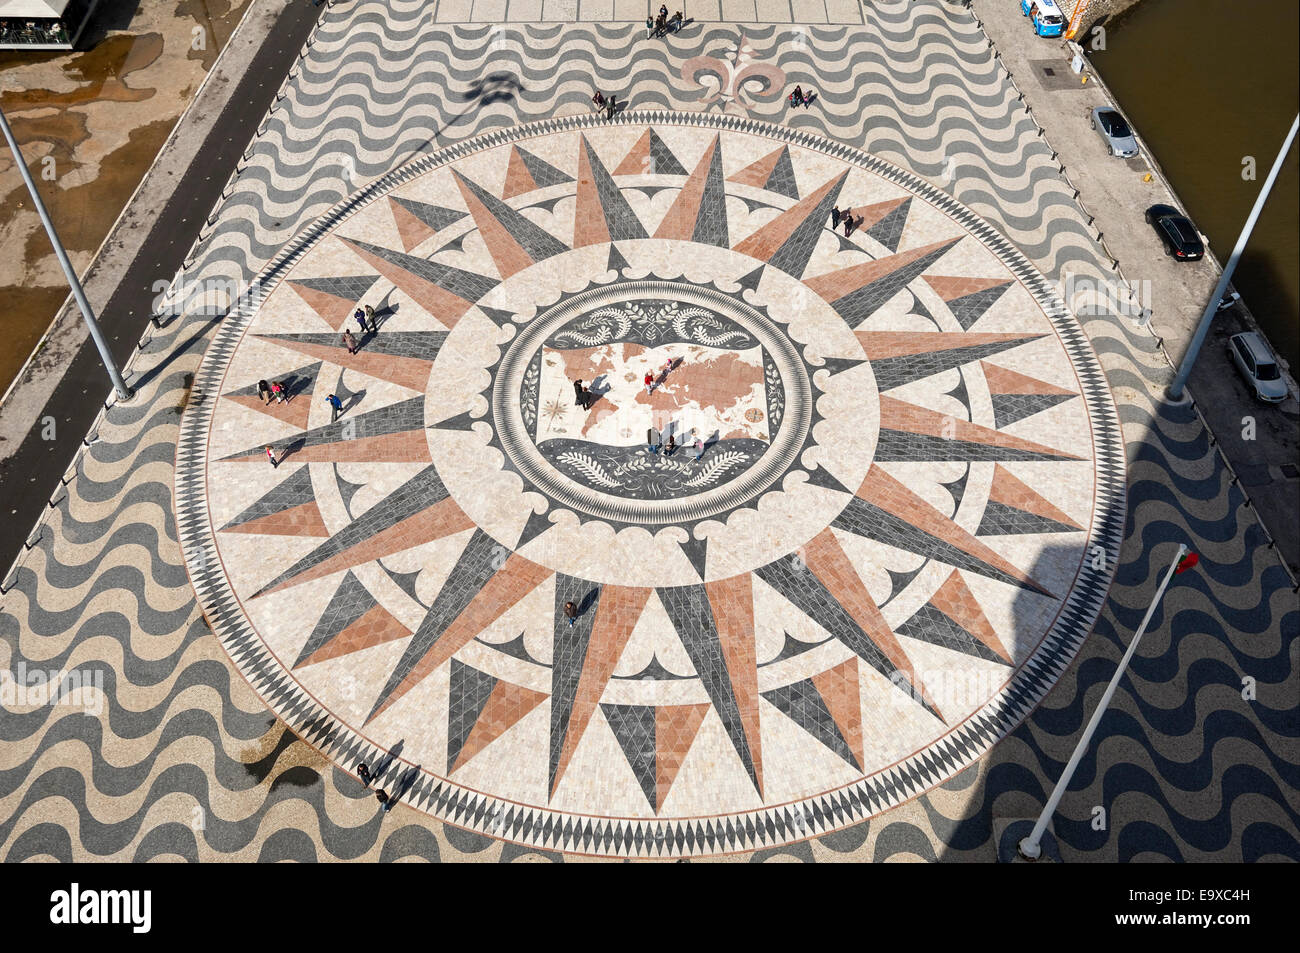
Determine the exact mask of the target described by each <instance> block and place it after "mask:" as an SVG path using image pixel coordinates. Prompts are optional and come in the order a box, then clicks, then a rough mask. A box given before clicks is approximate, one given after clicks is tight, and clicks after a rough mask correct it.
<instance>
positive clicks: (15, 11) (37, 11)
mask: <svg viewBox="0 0 1300 953" xmlns="http://www.w3.org/2000/svg"><path fill="white" fill-rule="evenodd" d="M68 2H69V0H0V17H37V18H46V17H60V16H63V9H64V7H66V6H67V5H68Z"/></svg>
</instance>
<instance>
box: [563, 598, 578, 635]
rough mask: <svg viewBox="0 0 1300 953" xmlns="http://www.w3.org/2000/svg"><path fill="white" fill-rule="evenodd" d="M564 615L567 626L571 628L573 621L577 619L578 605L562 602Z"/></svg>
mask: <svg viewBox="0 0 1300 953" xmlns="http://www.w3.org/2000/svg"><path fill="white" fill-rule="evenodd" d="M564 617H565V618H566V619H568V620H569V628H570V629H572V628H573V623H575V622H577V621H578V607H577V606H575V605H574V604H573V603H572V602H566V603H565V604H564Z"/></svg>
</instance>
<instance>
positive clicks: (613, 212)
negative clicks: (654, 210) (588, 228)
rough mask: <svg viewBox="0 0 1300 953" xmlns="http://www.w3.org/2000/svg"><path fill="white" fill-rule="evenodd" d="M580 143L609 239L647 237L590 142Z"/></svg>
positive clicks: (620, 239) (619, 239)
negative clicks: (584, 153) (589, 169)
mask: <svg viewBox="0 0 1300 953" xmlns="http://www.w3.org/2000/svg"><path fill="white" fill-rule="evenodd" d="M652 136H653V134H652ZM582 145H583V148H584V149H586V150H587V163H588V165H589V166H590V168H591V179H592V184H593V185H594V186H595V187H596V199H597V201H599V202H600V209H601V211H602V212H603V213H604V215H605V228H606V230H607V231H608V232H609V237H610V240H611V241H616V242H617V241H623V240H624V239H628V238H646V237H648V236H647V235H646V230H645V228H644V227H643V226H642V224H641V220H640V219H639V218H637V217H636V212H634V211H632V206H630V205H628V204H627V199H625V198H624V197H623V193H622V192H620V191H619V189H618V186H617V185H615V184H614V178H613V176H611V175H610V174H609V170H608V169H606V168H605V166H604V164H603V163H602V162H601V161H600V157H599V156H598V155H596V150H595V149H593V148H592V147H591V143H589V142H587V141H586V140H583V144H582ZM674 161H675V160H674ZM683 171H684V170H683Z"/></svg>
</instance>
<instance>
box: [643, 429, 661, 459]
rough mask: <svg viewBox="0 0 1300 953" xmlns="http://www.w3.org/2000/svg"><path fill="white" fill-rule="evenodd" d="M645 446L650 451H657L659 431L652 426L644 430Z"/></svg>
mask: <svg viewBox="0 0 1300 953" xmlns="http://www.w3.org/2000/svg"><path fill="white" fill-rule="evenodd" d="M645 448H646V450H647V451H649V452H650V453H658V452H659V431H658V430H655V429H654V427H651V428H650V429H649V430H647V431H646V432H645Z"/></svg>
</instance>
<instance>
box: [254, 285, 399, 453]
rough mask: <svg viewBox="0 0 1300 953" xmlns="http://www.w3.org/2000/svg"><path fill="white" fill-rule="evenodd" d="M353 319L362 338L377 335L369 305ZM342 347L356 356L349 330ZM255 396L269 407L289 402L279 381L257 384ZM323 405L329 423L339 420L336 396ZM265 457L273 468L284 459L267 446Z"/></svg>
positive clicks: (345, 331)
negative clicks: (328, 408) (326, 408)
mask: <svg viewBox="0 0 1300 953" xmlns="http://www.w3.org/2000/svg"><path fill="white" fill-rule="evenodd" d="M352 317H353V319H354V320H355V321H356V322H357V327H359V328H360V329H361V334H362V337H363V338H364V337H365V336H366V335H374V334H378V333H379V322H378V321H377V320H376V319H375V318H376V316H375V309H374V307H373V306H371V305H368V304H367V305H363V306H361V307H359V308H357V310H356V311H354V312H353V313H352ZM342 340H343V346H344V347H345V348H347V351H348V353H349V354H356V353H357V350H358V349H359V348H360V347H361V345H360V343H359V342H358V341H357V338H356V335H354V334H353V333H352V331H351V330H350V329H349V328H344V329H343V335H342ZM257 396H258V397H260V398H261V399H262V403H263V404H264V405H268V406H269V405H270V404H271V402H272V401H275V402H276V403H280V404H286V403H288V402H289V397H290V394H289V390H288V388H287V387H286V386H285V384H284V383H282V382H281V381H270V382H268V381H265V380H260V381H258V382H257ZM325 403H327V404H329V406H330V423H334V421H336V420H338V419H339V415H341V414H342V413H343V401H342V400H341V399H340V398H339V396H338V395H337V394H328V395H326V397H325ZM266 457H267V459H268V460H270V461H271V466H272V467H273V468H275V467H279V465H280V462H281V461H282V460H283V459H284V456H283V455H279V454H276V452H275V448H274V447H271V446H270V445H269V444H268V445H267V447H266Z"/></svg>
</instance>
